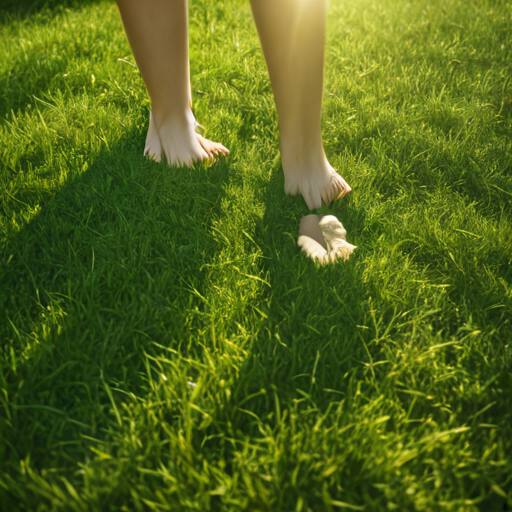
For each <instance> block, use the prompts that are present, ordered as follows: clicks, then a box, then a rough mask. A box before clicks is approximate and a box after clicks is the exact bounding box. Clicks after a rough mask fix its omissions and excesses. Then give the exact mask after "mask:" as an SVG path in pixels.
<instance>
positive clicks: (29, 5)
mask: <svg viewBox="0 0 512 512" xmlns="http://www.w3.org/2000/svg"><path fill="white" fill-rule="evenodd" d="M98 1H99V0H2V8H1V9H0V25H3V24H6V23H11V22H12V21H13V20H25V19H28V18H31V17H32V16H35V15H36V14H38V13H41V12H47V13H50V12H52V11H61V10H63V9H66V8H68V9H76V8H77V7H81V6H83V5H86V4H89V5H90V4H92V3H96V2H98Z"/></svg>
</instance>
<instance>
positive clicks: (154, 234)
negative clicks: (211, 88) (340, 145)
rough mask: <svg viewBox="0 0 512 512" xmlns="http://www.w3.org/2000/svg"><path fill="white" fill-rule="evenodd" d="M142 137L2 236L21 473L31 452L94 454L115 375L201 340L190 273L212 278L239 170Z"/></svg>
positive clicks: (7, 451)
mask: <svg viewBox="0 0 512 512" xmlns="http://www.w3.org/2000/svg"><path fill="white" fill-rule="evenodd" d="M142 141H143V134H142V133H140V132H138V131H136V130H134V131H132V132H131V133H127V134H126V136H125V137H124V138H122V139H121V140H120V141H119V142H118V143H117V144H116V145H114V146H113V147H111V148H110V150H107V149H105V150H103V151H102V152H101V153H100V154H99V155H98V156H97V158H95V160H94V162H93V163H92V165H91V166H90V168H89V169H88V170H86V171H85V172H84V173H82V174H81V175H80V176H78V177H77V178H75V179H72V180H69V181H68V182H67V183H66V184H65V185H64V186H63V187H62V188H61V189H60V190H59V191H58V192H57V193H56V194H55V195H54V196H53V197H52V198H51V199H49V200H48V201H47V202H46V203H45V204H43V205H42V209H41V212H40V213H39V214H38V215H37V217H36V218H34V219H33V220H32V221H31V222H30V223H29V224H28V225H26V226H25V227H24V228H23V229H22V230H21V232H20V233H18V234H17V235H15V236H14V237H13V238H12V239H10V240H8V241H7V243H6V245H5V246H4V247H0V282H1V286H0V340H1V345H0V350H1V353H2V358H0V387H1V388H2V390H3V392H4V394H3V395H2V399H1V400H2V402H3V405H2V406H1V408H0V438H1V439H2V442H1V443H0V460H2V461H3V463H2V466H3V467H2V471H5V472H7V474H9V473H10V474H11V475H12V476H13V477H14V476H15V475H16V474H17V472H18V469H15V468H17V467H19V461H20V460H24V459H25V457H27V455H28V454H30V459H31V461H32V462H31V464H32V463H33V465H34V467H35V468H45V467H62V466H66V464H67V465H69V462H70V461H71V462H72V464H73V463H74V464H76V462H77V461H81V460H85V459H87V457H88V456H89V455H88V453H87V452H89V450H88V448H87V447H86V444H85V443H86V441H85V440H84V438H83V437H81V436H82V435H97V436H99V437H101V436H102V434H101V425H102V422H103V416H104V414H106V410H107V409H109V408H110V407H111V402H110V401H109V398H108V387H107V386H106V385H105V382H110V383H112V382H116V383H120V385H121V386H122V387H123V388H124V389H138V384H139V383H140V379H141V372H143V370H144V360H145V358H144V354H145V353H151V352H152V350H153V342H154V341H157V342H159V343H161V344H164V345H166V346H169V347H173V346H175V345H176V344H177V343H178V342H179V341H180V340H181V339H187V338H188V332H189V330H190V328H191V327H190V325H187V323H186V320H185V318H186V315H187V313H186V310H187V308H190V307H192V306H193V305H194V298H193V297H192V295H191V294H190V292H189V290H188V289H187V288H186V287H184V286H183V280H185V281H186V282H190V283H192V284H193V285H194V286H195V287H196V288H197V289H198V290H201V282H202V277H203V273H202V271H201V264H202V263H204V261H203V260H207V259H208V258H209V256H210V255H211V254H212V252H214V247H215V241H214V240H213V239H212V237H211V235H210V233H209V229H210V224H211V219H212V216H214V215H216V213H218V209H219V204H220V199H221V197H222V191H223V184H224V183H226V181H227V180H229V176H230V169H229V167H228V166H227V165H225V164H217V165H216V166H215V167H213V168H204V167H200V166H196V167H195V168H194V169H175V168H174V169H169V168H168V167H167V166H165V165H161V164H156V163H155V162H151V161H148V160H146V159H144V158H143V157H142V155H141V146H142V144H143V142H142ZM196 190H201V194H200V195H198V194H197V193H196V192H195V191H196ZM202 307H203V306H202V304H201V303H199V302H198V309H199V310H200V309H201V308H202ZM98 430H99V431H98ZM4 463H5V465H4ZM0 488H1V486H0ZM0 494H1V493H0ZM0 501H1V500H0ZM3 503H4V502H3ZM11 510H15V509H14V508H12V509H11Z"/></svg>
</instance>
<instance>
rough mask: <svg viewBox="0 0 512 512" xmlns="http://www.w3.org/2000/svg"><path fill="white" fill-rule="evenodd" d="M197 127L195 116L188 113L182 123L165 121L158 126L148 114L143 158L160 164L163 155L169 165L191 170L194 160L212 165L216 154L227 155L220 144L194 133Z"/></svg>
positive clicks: (151, 115) (151, 114)
mask: <svg viewBox="0 0 512 512" xmlns="http://www.w3.org/2000/svg"><path fill="white" fill-rule="evenodd" d="M197 126H198V123H197V122H196V120H195V118H194V115H193V114H192V112H189V113H188V114H187V116H186V119H185V121H182V122H179V121H176V120H172V121H164V122H161V123H160V125H159V126H158V127H157V124H156V122H155V120H154V117H153V113H152V112H151V113H150V114H149V129H148V134H147V137H146V146H145V148H144V155H145V156H148V157H149V158H152V159H154V160H156V161H157V162H160V161H161V158H162V154H164V155H165V157H166V158H167V162H168V163H169V165H183V164H184V165H187V166H188V167H190V166H191V165H192V163H193V162H194V161H203V160H210V161H211V162H215V161H216V158H215V157H216V156H218V155H219V154H221V155H227V154H229V151H228V149H226V148H225V147H224V146H223V145H222V144H220V143H218V142H212V141H211V140H208V139H205V138H204V137H203V136H202V135H200V134H199V133H196V131H195V129H196V127H197Z"/></svg>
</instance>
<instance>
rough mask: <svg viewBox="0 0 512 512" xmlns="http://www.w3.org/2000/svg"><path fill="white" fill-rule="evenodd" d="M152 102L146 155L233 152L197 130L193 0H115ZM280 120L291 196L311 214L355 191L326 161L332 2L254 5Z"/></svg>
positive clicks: (189, 158)
mask: <svg viewBox="0 0 512 512" xmlns="http://www.w3.org/2000/svg"><path fill="white" fill-rule="evenodd" d="M117 5H118V7H119V11H120V13H121V18H122V20H123V24H124V27H125V31H126V34H127V37H128V41H129V42H130V46H131V48H132V51H133V54H134V56H135V60H136V62H137V65H138V67H139V69H140V71H141V74H142V77H143V79H144V83H145V84H146V88H147V90H148V94H149V97H150V99H151V105H152V113H151V115H150V124H149V130H148V136H147V139H146V147H145V154H146V155H148V156H149V157H151V158H154V159H155V160H157V161H160V159H161V156H162V154H163V155H165V157H166V158H167V161H168V162H169V164H177V165H181V164H184V165H188V166H190V165H192V163H193V162H194V161H201V160H206V159H208V160H211V161H215V160H216V158H217V156H219V155H227V154H229V151H228V150H227V149H226V148H225V147H224V146H223V145H222V144H220V143H218V142H212V141H210V140H208V139H206V138H204V137H202V136H201V135H200V134H198V133H196V131H195V128H196V122H195V118H194V116H193V114H192V109H191V98H192V96H191V87H190V67H189V55H188V0H117ZM251 8H252V12H253V16H254V20H255V23H256V27H257V29H258V34H259V36H260V41H261V45H262V47H263V53H264V55H265V60H266V62H267V67H268V70H269V74H270V81H271V84H272V90H273V92H274V98H275V101H276V107H277V113H278V118H279V133H280V147H281V162H282V165H283V171H284V176H285V192H286V193H287V194H291V195H296V194H298V193H301V194H302V196H303V198H304V200H305V201H306V204H307V205H308V207H309V209H311V210H312V209H315V208H320V207H321V205H322V199H323V200H324V202H325V203H326V204H329V203H330V201H332V200H335V199H341V198H342V197H343V196H345V195H346V194H348V193H349V192H350V191H351V188H350V186H349V185H348V183H347V182H346V181H345V180H344V179H343V178H342V177H341V176H340V175H339V174H337V173H336V171H335V170H334V169H333V168H332V167H331V165H330V164H329V162H328V161H327V158H326V156H325V152H324V148H323V142H322V133H321V124H320V122H321V111H322V90H323V63H324V45H325V21H326V0H251Z"/></svg>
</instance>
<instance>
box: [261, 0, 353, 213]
mask: <svg viewBox="0 0 512 512" xmlns="http://www.w3.org/2000/svg"><path fill="white" fill-rule="evenodd" d="M251 7H252V12H253V16H254V20H255V23H256V27H257V29H258V33H259V36H260V40H261V45H262V47H263V53H264V55H265V60H266V62H267V67H268V70H269V74H270V81H271V83H272V90H273V92H274V98H275V101H276V107H277V113H278V117H279V133H280V145H281V161H282V165H283V171H284V175H285V192H286V193H287V194H292V195H295V194H297V193H299V192H300V193H301V194H302V196H303V197H304V200H305V201H306V204H307V205H308V207H309V209H314V208H319V207H320V206H321V205H322V199H323V200H324V202H325V203H326V204H329V202H330V201H331V200H333V199H341V198H342V197H343V196H344V195H346V194H347V193H349V192H350V191H351V190H352V189H351V188H350V186H349V185H348V183H347V182H346V181H345V180H344V179H343V178H342V177H341V176H340V175H339V174H337V173H336V172H335V171H334V169H333V168H332V167H331V165H330V164H329V162H328V161H327V158H326V156H325V152H324V148H323V143H322V134H321V124H320V122H321V110H322V93H323V62H324V44H325V17H326V1H325V0H251Z"/></svg>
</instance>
